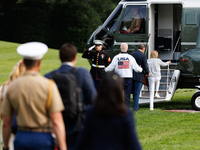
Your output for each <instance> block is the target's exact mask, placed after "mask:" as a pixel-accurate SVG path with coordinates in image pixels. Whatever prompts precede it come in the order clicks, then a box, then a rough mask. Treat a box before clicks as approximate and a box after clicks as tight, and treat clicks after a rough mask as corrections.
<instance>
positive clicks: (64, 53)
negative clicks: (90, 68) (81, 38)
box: [60, 43, 77, 62]
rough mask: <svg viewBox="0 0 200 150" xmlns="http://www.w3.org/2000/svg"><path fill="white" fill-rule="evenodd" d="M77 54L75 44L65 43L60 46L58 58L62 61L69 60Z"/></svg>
mask: <svg viewBox="0 0 200 150" xmlns="http://www.w3.org/2000/svg"><path fill="white" fill-rule="evenodd" d="M76 54H77V48H76V46H74V45H72V44H69V43H65V44H63V45H62V46H61V48H60V59H61V61H62V62H71V61H72V60H73V59H74V58H75V56H76Z"/></svg>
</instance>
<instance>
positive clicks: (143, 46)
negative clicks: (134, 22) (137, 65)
mask: <svg viewBox="0 0 200 150" xmlns="http://www.w3.org/2000/svg"><path fill="white" fill-rule="evenodd" d="M145 47H146V46H145V45H144V44H143V43H140V44H139V45H138V49H143V48H145Z"/></svg>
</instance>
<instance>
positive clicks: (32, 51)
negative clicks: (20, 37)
mask: <svg viewBox="0 0 200 150" xmlns="http://www.w3.org/2000/svg"><path fill="white" fill-rule="evenodd" d="M47 51H48V46H47V45H46V44H44V43H41V42H28V43H25V44H22V45H20V46H19V47H18V48H17V53H18V54H19V55H22V57H23V58H24V59H29V60H40V59H42V57H43V56H44V54H45V53H46V52H47Z"/></svg>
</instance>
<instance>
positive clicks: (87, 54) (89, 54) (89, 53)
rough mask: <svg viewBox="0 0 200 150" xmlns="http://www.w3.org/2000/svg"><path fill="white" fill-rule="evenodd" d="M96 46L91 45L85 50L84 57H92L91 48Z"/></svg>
mask: <svg viewBox="0 0 200 150" xmlns="http://www.w3.org/2000/svg"><path fill="white" fill-rule="evenodd" d="M94 47H95V45H93V46H91V47H90V48H88V49H87V50H85V51H84V52H83V55H82V58H89V59H91V52H90V51H91V50H92V49H93V48H94Z"/></svg>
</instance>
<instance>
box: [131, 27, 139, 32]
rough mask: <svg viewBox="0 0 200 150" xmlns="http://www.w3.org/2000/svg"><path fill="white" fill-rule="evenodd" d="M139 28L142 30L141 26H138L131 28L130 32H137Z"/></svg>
mask: <svg viewBox="0 0 200 150" xmlns="http://www.w3.org/2000/svg"><path fill="white" fill-rule="evenodd" d="M139 30H140V27H138V26H137V27H136V28H135V29H133V30H131V31H130V33H135V32H137V31H139Z"/></svg>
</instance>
